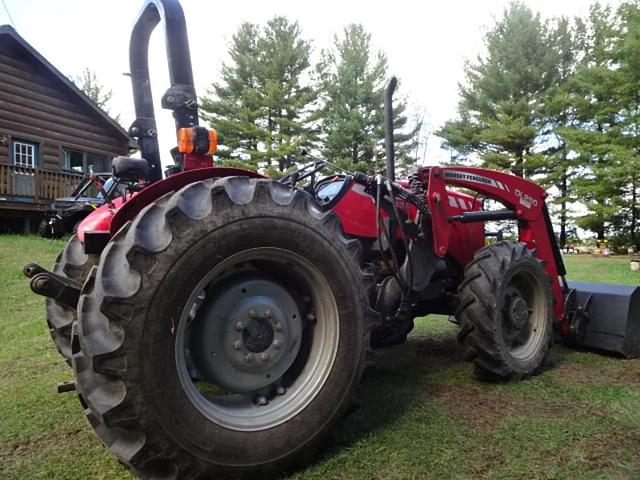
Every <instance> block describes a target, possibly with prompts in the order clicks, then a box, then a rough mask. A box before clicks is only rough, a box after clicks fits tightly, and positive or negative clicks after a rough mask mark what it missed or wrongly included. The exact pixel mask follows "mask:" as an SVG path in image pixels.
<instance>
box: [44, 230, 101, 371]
mask: <svg viewBox="0 0 640 480" xmlns="http://www.w3.org/2000/svg"><path fill="white" fill-rule="evenodd" d="M96 261H97V257H96V256H95V255H86V254H85V253H84V247H83V245H82V243H80V240H79V239H78V237H76V236H75V235H72V236H71V238H70V239H69V241H68V242H67V244H66V245H65V247H64V250H62V252H60V254H59V255H58V258H57V259H56V263H55V265H54V266H53V273H55V274H56V275H61V276H63V277H66V278H68V279H70V280H74V281H76V282H78V283H79V284H80V285H82V284H83V283H84V281H85V279H86V278H87V275H88V274H89V271H90V270H91V267H93V266H94V265H95V263H96ZM45 309H46V314H47V325H48V327H49V333H50V334H51V339H52V340H53V343H54V344H55V346H56V348H57V349H58V352H60V355H62V356H63V357H64V359H65V361H66V362H67V363H68V364H69V365H71V326H72V325H73V322H75V321H76V318H77V313H76V309H74V308H70V307H68V306H67V305H64V304H62V303H59V302H57V301H56V300H54V299H52V298H49V297H47V298H46V300H45Z"/></svg>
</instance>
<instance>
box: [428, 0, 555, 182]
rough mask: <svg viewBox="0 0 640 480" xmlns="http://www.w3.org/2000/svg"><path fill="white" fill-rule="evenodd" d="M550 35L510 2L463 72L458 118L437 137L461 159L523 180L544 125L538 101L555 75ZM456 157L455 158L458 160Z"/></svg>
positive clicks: (535, 158) (534, 162)
mask: <svg viewBox="0 0 640 480" xmlns="http://www.w3.org/2000/svg"><path fill="white" fill-rule="evenodd" d="M551 41H552V35H551V31H550V29H549V26H548V24H547V23H546V22H543V21H542V20H541V19H540V16H539V15H538V14H534V13H533V12H532V11H531V10H530V9H529V8H528V7H527V6H525V5H524V4H522V3H518V2H516V3H512V4H511V5H510V6H509V8H508V9H506V10H505V12H504V15H503V17H502V19H501V20H500V21H498V22H497V23H496V25H495V26H494V27H493V28H492V29H491V30H490V31H489V32H488V34H487V35H486V37H485V45H486V48H487V54H486V56H485V57H479V58H478V59H477V60H476V62H475V63H469V64H467V66H466V68H465V73H466V82H465V84H463V85H460V95H461V100H460V104H459V106H458V111H459V118H458V119H456V120H451V121H448V122H446V123H445V125H444V126H443V128H441V129H440V130H439V131H438V132H437V135H438V136H440V137H442V138H443V139H444V145H445V146H447V147H449V148H451V149H452V150H454V151H455V152H456V153H457V154H458V155H459V156H460V157H461V158H462V159H463V160H465V159H468V158H469V157H473V156H478V157H480V159H481V160H482V161H483V163H484V165H485V166H488V167H491V168H499V169H504V170H511V171H512V172H513V173H514V174H516V175H520V176H525V174H527V175H531V174H533V173H535V172H536V171H537V170H538V169H539V168H540V167H541V164H542V156H541V155H539V154H537V153H535V152H534V143H535V140H536V138H537V137H538V135H539V132H540V129H541V128H542V126H543V124H544V119H543V115H542V113H541V112H542V110H543V104H544V102H543V99H544V95H545V92H546V91H547V89H548V88H549V87H550V86H551V85H553V83H554V82H555V78H556V75H557V72H556V64H555V61H556V60H557V58H556V54H555V52H554V51H553V49H552V48H550V43H551ZM460 157H458V158H460Z"/></svg>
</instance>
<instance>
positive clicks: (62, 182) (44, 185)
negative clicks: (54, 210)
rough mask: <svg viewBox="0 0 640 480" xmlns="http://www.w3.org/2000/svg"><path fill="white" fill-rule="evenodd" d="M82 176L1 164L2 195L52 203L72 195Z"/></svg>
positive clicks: (0, 193)
mask: <svg viewBox="0 0 640 480" xmlns="http://www.w3.org/2000/svg"><path fill="white" fill-rule="evenodd" d="M82 178H83V175H82V174H78V173H69V172H56V171H53V170H44V169H41V168H31V167H23V166H18V165H3V164H0V197H5V198H7V199H12V198H15V199H21V200H23V201H25V200H26V201H30V202H31V201H32V202H33V203H51V202H52V201H53V200H54V199H56V198H58V197H64V196H68V195H70V194H71V192H72V191H73V189H74V188H75V187H76V186H77V185H78V183H80V181H81V180H82ZM29 199H31V200H29Z"/></svg>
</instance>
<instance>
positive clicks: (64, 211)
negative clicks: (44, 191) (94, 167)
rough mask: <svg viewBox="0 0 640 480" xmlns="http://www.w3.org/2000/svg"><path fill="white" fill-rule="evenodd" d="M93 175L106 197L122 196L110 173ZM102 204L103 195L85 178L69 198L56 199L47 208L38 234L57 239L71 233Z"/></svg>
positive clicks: (87, 177) (103, 200)
mask: <svg viewBox="0 0 640 480" xmlns="http://www.w3.org/2000/svg"><path fill="white" fill-rule="evenodd" d="M95 175H96V177H97V178H98V180H100V181H101V182H102V183H103V185H104V190H105V191H106V193H107V195H109V196H111V197H114V196H116V195H121V194H122V188H118V182H117V181H116V179H115V178H113V177H112V176H111V173H97V174H95ZM104 202H105V198H104V195H103V194H102V193H101V192H99V191H98V188H97V186H96V184H95V182H94V181H93V180H92V179H91V177H90V176H86V177H85V178H84V179H83V180H82V182H80V183H79V184H78V186H77V187H76V188H75V189H74V191H73V193H72V194H71V195H70V196H68V197H60V198H56V199H55V200H54V202H53V203H52V204H51V205H50V206H49V210H47V212H46V213H45V217H44V219H43V220H42V221H41V222H40V226H39V227H38V234H39V235H40V236H41V237H44V238H59V237H62V236H64V235H68V234H70V233H73V232H75V231H76V228H77V226H78V225H79V224H80V222H81V221H82V220H83V219H84V218H85V217H86V216H87V215H89V214H90V213H91V212H93V211H94V210H95V209H96V208H98V207H99V206H101V205H102V204H104Z"/></svg>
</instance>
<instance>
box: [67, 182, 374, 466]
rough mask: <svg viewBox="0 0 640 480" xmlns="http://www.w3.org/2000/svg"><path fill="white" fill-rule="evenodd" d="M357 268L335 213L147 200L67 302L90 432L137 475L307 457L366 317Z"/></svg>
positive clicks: (253, 198)
mask: <svg viewBox="0 0 640 480" xmlns="http://www.w3.org/2000/svg"><path fill="white" fill-rule="evenodd" d="M360 262H361V251H360V244H359V242H358V241H356V240H348V239H347V238H346V237H345V236H344V234H343V232H342V228H341V225H340V222H339V220H338V218H337V217H336V216H335V214H333V213H331V212H328V213H325V212H322V211H321V209H320V208H319V207H318V205H317V204H316V202H315V200H314V199H313V197H311V196H310V195H309V194H307V193H306V192H304V191H301V190H292V189H290V188H288V187H286V186H284V185H282V184H280V183H277V182H272V181H269V180H263V179H259V180H256V179H248V178H245V177H229V178H222V179H218V180H206V181H203V182H197V183H194V184H191V185H188V186H186V187H184V188H183V189H182V190H180V191H178V192H177V193H175V194H168V195H166V196H165V197H162V198H161V199H159V200H157V201H156V202H155V203H153V204H151V205H150V206H148V207H147V208H145V209H144V210H143V211H142V212H141V213H140V214H139V215H138V216H137V217H136V218H135V219H134V220H133V221H132V222H130V223H129V224H128V225H127V226H125V227H124V228H123V229H122V230H120V231H119V232H118V233H117V234H116V235H115V236H114V237H113V239H112V240H111V242H110V243H109V244H108V245H107V247H106V248H105V250H104V251H103V253H102V255H101V260H100V265H99V266H98V267H97V269H95V270H94V273H92V275H91V276H90V277H89V279H88V280H87V281H86V283H85V285H84V289H83V292H82V295H81V299H80V303H79V309H78V311H79V320H78V323H77V334H78V335H77V339H78V345H77V348H76V350H77V351H78V353H77V354H76V356H74V370H75V373H76V386H77V388H78V392H79V394H80V397H81V399H82V401H83V403H84V404H85V405H86V406H87V407H88V409H87V413H88V417H89V420H90V422H91V423H92V425H94V426H95V428H96V433H97V434H98V436H100V437H101V438H102V440H103V441H104V443H105V444H106V445H107V446H109V447H110V448H111V450H112V451H113V453H114V454H115V455H116V456H117V458H118V460H119V461H120V462H121V463H123V464H124V465H125V466H127V468H129V469H130V470H132V471H133V472H134V473H135V474H137V475H139V476H141V477H144V478H243V477H245V476H255V477H257V478H266V477H270V476H272V475H275V474H278V473H281V472H282V471H286V470H289V469H291V468H294V467H296V466H298V465H299V464H301V463H307V462H308V461H309V459H310V457H311V456H312V455H314V454H315V453H316V451H317V450H318V449H319V448H321V447H322V446H323V442H324V440H325V438H326V436H327V434H328V433H329V432H330V431H331V429H332V427H333V426H335V424H336V423H337V422H339V421H340V419H341V418H342V417H343V415H344V414H345V413H346V411H347V409H348V408H349V406H350V403H351V397H352V395H353V394H354V391H355V389H356V387H357V385H358V383H359V380H360V377H361V374H362V371H363V368H364V365H365V354H366V352H367V349H368V346H369V336H370V331H371V330H372V328H374V327H375V322H376V321H377V318H376V315H375V313H374V312H373V310H371V308H370V301H371V296H372V295H371V291H372V288H373V286H374V284H373V282H372V280H371V278H370V275H368V274H366V273H364V272H363V271H362V270H361V268H360ZM292 312H293V313H292ZM292 332H293V333H292ZM296 332H297V333H296ZM265 339H266V341H265ZM278 342H279V343H278ZM296 352H297V353H296ZM285 360H286V361H285ZM221 366H222V367H221ZM283 372H284V373H283ZM271 374H273V377H271ZM270 382H272V383H270Z"/></svg>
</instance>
